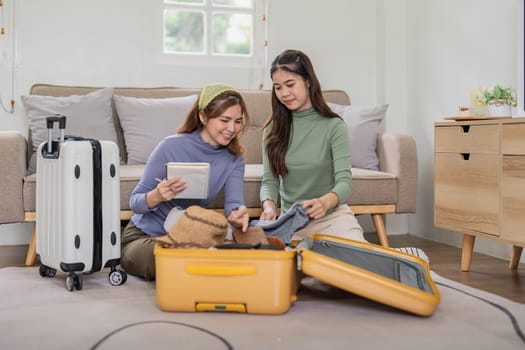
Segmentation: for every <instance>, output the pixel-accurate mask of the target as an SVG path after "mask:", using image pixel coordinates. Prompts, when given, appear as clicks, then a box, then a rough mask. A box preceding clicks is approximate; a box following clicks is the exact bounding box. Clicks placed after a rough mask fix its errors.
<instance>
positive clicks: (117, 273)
mask: <svg viewBox="0 0 525 350" xmlns="http://www.w3.org/2000/svg"><path fill="white" fill-rule="evenodd" d="M108 278H109V283H111V285H112V286H120V285H122V284H124V283H126V280H127V279H128V275H127V274H126V273H125V272H124V271H122V270H117V269H115V270H112V271H111V272H110V273H109V276H108Z"/></svg>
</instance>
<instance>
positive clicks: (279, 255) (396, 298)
mask: <svg viewBox="0 0 525 350" xmlns="http://www.w3.org/2000/svg"><path fill="white" fill-rule="evenodd" d="M155 263H156V274H157V278H156V289H157V290H156V293H157V304H158V306H159V308H160V309H162V310H164V311H186V312H194V311H235V312H248V313H255V314H282V313H285V312H287V311H288V310H289V308H290V306H291V304H292V303H293V302H294V301H295V300H296V294H295V293H296V291H297V286H298V276H299V271H303V272H304V274H306V275H309V276H312V277H316V278H318V279H320V280H322V281H323V282H326V283H329V284H331V285H333V286H336V287H339V288H342V289H345V290H347V291H349V292H352V293H354V294H357V295H360V296H363V297H365V298H368V299H371V300H374V301H377V302H380V303H383V304H386V305H389V306H392V307H395V308H398V309H401V310H404V311H407V312H411V313H414V314H416V315H420V316H429V315H431V314H432V313H433V312H434V310H435V309H436V307H437V305H438V304H439V302H440V298H441V297H440V293H439V291H438V289H437V287H436V286H435V284H434V282H433V280H432V278H431V276H430V270H429V266H428V264H427V263H426V262H425V261H424V260H422V259H420V258H418V257H415V256H412V255H409V254H405V253H402V252H399V251H396V250H394V249H390V248H385V247H382V246H378V245H374V244H369V243H363V242H357V241H353V240H348V239H343V238H338V237H333V236H328V235H314V236H312V237H311V238H310V239H307V240H304V241H302V242H301V243H300V244H299V245H298V246H297V247H296V249H293V250H286V251H283V250H266V249H177V248H162V247H161V246H160V245H157V246H156V247H155Z"/></svg>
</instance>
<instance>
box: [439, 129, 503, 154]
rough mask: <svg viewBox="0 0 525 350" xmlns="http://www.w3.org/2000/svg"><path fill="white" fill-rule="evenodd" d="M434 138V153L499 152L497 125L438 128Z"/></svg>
mask: <svg viewBox="0 0 525 350" xmlns="http://www.w3.org/2000/svg"><path fill="white" fill-rule="evenodd" d="M434 137H435V138H434V142H435V145H434V147H435V151H436V152H461V153H498V152H499V125H451V126H438V127H436V128H435V135H434Z"/></svg>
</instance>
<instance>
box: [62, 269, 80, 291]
mask: <svg viewBox="0 0 525 350" xmlns="http://www.w3.org/2000/svg"><path fill="white" fill-rule="evenodd" d="M73 288H76V289H77V290H81V289H82V277H80V276H79V275H77V274H75V273H73V272H71V273H70V274H69V276H67V277H66V289H67V290H68V291H70V292H72V291H73Z"/></svg>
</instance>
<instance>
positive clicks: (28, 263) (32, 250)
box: [25, 224, 36, 266]
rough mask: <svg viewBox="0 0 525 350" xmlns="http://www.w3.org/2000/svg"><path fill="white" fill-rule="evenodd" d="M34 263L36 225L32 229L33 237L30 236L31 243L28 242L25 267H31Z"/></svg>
mask: <svg viewBox="0 0 525 350" xmlns="http://www.w3.org/2000/svg"><path fill="white" fill-rule="evenodd" d="M35 261H36V224H35V227H34V228H33V235H32V236H31V241H30V242H29V247H28V248H27V254H26V263H25V265H26V266H33V265H34V264H35Z"/></svg>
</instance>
